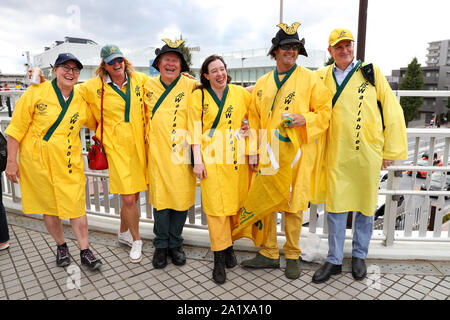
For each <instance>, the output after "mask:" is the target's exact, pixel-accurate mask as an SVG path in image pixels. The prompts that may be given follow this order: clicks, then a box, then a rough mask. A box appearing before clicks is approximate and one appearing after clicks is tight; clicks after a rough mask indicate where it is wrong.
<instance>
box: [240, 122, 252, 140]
mask: <svg viewBox="0 0 450 320" xmlns="http://www.w3.org/2000/svg"><path fill="white" fill-rule="evenodd" d="M239 134H240V135H241V137H243V138H246V137H247V136H248V135H249V134H250V131H249V127H248V121H244V120H242V122H241V128H240V129H239Z"/></svg>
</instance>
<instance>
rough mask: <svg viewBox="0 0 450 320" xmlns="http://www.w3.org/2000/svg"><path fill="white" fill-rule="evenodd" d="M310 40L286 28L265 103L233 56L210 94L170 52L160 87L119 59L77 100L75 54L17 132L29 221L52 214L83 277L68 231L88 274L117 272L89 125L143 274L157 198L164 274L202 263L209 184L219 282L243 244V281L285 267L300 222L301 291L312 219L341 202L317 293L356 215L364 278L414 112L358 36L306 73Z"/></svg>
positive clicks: (12, 170) (338, 39)
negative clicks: (102, 216) (90, 194)
mask: <svg viewBox="0 0 450 320" xmlns="http://www.w3.org/2000/svg"><path fill="white" fill-rule="evenodd" d="M299 26H300V23H294V24H293V25H292V26H288V25H286V24H279V25H278V27H279V30H278V32H277V33H276V35H275V37H274V38H273V39H272V47H271V48H270V50H269V55H270V56H271V57H272V58H273V59H275V62H276V68H275V69H274V70H273V71H271V72H269V73H267V74H265V75H263V76H262V77H261V78H259V79H258V80H257V82H256V84H255V86H254V87H252V88H250V89H249V90H246V89H245V88H243V87H240V86H237V85H232V84H231V83H230V77H229V76H228V74H227V66H226V63H225V61H224V59H223V58H222V57H220V56H217V55H212V56H209V57H208V58H206V59H205V61H204V63H203V64H202V67H201V70H200V83H198V82H197V81H196V80H195V79H192V78H190V77H187V76H186V75H185V74H184V72H186V71H188V70H189V66H188V65H187V63H186V59H185V56H184V54H183V52H182V51H181V44H182V41H177V42H172V41H171V40H168V39H163V41H164V42H165V44H164V45H163V46H162V47H161V48H158V49H156V51H155V54H156V58H155V60H154V63H153V67H154V68H155V69H157V70H158V71H159V72H160V76H158V77H154V78H150V77H148V76H147V75H145V74H143V73H139V72H136V71H135V70H134V68H133V66H132V64H131V62H130V61H128V60H127V59H126V58H125V57H124V55H123V54H122V52H121V51H120V49H119V48H118V47H117V46H116V45H105V46H104V47H103V48H102V50H101V53H100V56H101V59H102V60H101V64H100V65H99V67H98V68H97V70H96V77H95V78H93V79H90V80H89V81H87V82H85V83H82V84H80V85H77V86H75V84H76V82H77V80H78V75H79V73H80V70H81V69H82V64H81V62H80V61H79V60H78V59H77V58H76V57H74V56H73V55H71V54H69V53H65V54H60V55H59V56H58V59H57V61H56V62H55V66H54V70H53V71H54V73H55V74H56V79H54V80H52V81H45V82H43V83H41V84H40V85H38V86H33V87H30V88H29V89H28V90H27V91H26V92H25V93H24V94H23V96H22V97H21V98H20V99H19V101H18V103H17V105H16V108H15V111H14V114H13V118H12V121H11V124H10V126H9V127H8V129H7V130H6V133H7V134H8V151H9V154H8V166H7V169H6V176H7V178H8V179H10V180H11V181H13V182H17V178H19V177H20V183H21V190H22V197H23V198H22V204H23V211H24V213H43V214H44V222H45V224H46V226H47V228H48V230H49V232H50V234H52V236H53V237H54V239H55V241H56V242H57V264H58V265H60V266H64V265H67V264H68V263H70V260H69V258H68V248H67V245H66V244H65V241H64V235H63V233H62V226H61V223H60V220H59V219H65V218H68V219H70V221H71V224H72V228H73V229H74V231H75V234H76V235H77V239H78V242H79V246H80V249H81V259H82V263H83V264H86V265H88V266H89V267H91V268H92V269H97V268H98V267H99V266H100V265H101V261H100V260H99V259H97V258H95V256H94V254H93V253H92V252H91V251H90V250H89V248H88V241H87V219H86V216H85V210H84V203H85V201H84V197H85V194H84V185H85V183H86V180H85V177H84V174H83V161H82V157H81V144H80V139H79V130H80V128H81V126H83V125H84V126H86V127H88V128H90V129H92V130H96V135H97V136H100V135H102V141H103V145H104V148H105V151H106V154H107V159H108V165H109V177H110V192H111V193H117V194H120V195H121V200H122V208H121V212H120V215H121V223H120V230H119V232H118V240H119V242H121V243H124V244H126V245H129V246H130V247H131V250H130V261H131V262H133V263H138V262H140V261H141V259H142V244H143V243H142V240H141V238H140V235H139V214H138V209H137V205H136V202H137V200H138V199H139V193H140V192H141V191H144V190H147V189H149V194H150V203H151V204H152V205H153V208H154V211H153V216H154V235H155V237H154V239H153V244H154V247H155V251H154V254H153V260H152V264H153V266H154V268H164V267H165V266H166V265H167V263H168V261H167V258H168V257H170V258H171V260H172V262H173V263H174V264H175V265H183V264H185V263H186V255H185V253H184V251H183V248H182V244H183V237H182V232H183V226H184V224H185V221H186V217H187V211H188V209H189V208H190V207H192V206H193V205H194V203H195V191H196V179H199V180H200V186H201V197H202V204H203V210H204V212H205V214H206V217H207V222H208V228H209V235H210V241H211V250H212V251H213V252H214V267H213V273H212V278H213V280H214V281H215V282H216V283H219V284H221V283H224V282H225V281H226V271H225V269H226V268H232V267H234V266H235V265H236V264H237V259H236V256H235V254H234V250H233V241H235V240H237V239H239V238H241V237H249V238H251V239H253V241H254V243H255V245H257V246H260V247H261V249H260V251H259V252H258V253H257V254H256V256H255V257H254V258H252V259H249V260H245V261H242V263H241V264H242V266H243V267H246V268H279V267H280V252H279V248H278V241H277V228H276V221H275V220H274V218H273V212H284V213H285V234H286V243H285V244H284V247H283V249H284V255H285V258H286V268H285V275H286V277H287V278H290V279H297V278H298V277H299V276H300V258H299V257H300V254H301V251H300V248H299V245H298V241H299V238H300V232H301V228H302V216H303V211H305V210H307V209H308V205H309V203H310V202H314V203H320V202H325V203H326V209H327V211H329V212H330V214H329V215H328V217H329V220H328V224H329V226H331V227H330V234H329V243H330V252H329V255H328V257H327V262H326V263H325V265H324V266H322V267H321V268H319V270H317V272H316V273H315V275H314V277H313V281H314V282H317V283H321V282H325V281H326V280H328V279H329V278H330V276H331V275H333V274H338V273H340V272H341V269H340V266H341V264H342V258H343V253H342V251H343V239H344V240H345V227H344V236H342V222H343V221H344V220H345V221H346V217H347V213H348V212H349V211H355V212H357V216H358V217H357V220H358V221H359V222H358V223H359V224H358V226H361V230H362V231H361V232H360V233H358V232H356V234H357V235H358V239H356V240H355V241H354V256H353V259H352V266H353V267H354V270H353V275H354V277H355V279H357V280H360V279H362V278H364V276H365V264H364V259H365V256H366V255H367V251H368V241H369V240H370V237H371V227H372V225H371V219H372V217H371V216H372V214H373V211H374V209H375V202H374V201H375V199H376V195H377V189H378V186H377V181H378V180H377V179H376V178H377V177H378V172H377V171H379V170H380V168H381V166H388V165H390V164H391V163H392V161H393V160H398V159H403V158H405V157H406V154H407V152H406V151H407V144H406V133H405V125H404V119H403V114H402V110H401V107H400V105H399V104H398V102H397V100H396V99H395V97H393V95H392V91H391V90H390V88H389V85H388V84H387V82H386V80H385V78H384V76H383V75H382V74H381V72H380V70H379V69H378V68H377V67H376V66H373V65H372V64H363V63H361V61H355V60H354V55H353V50H352V48H353V41H354V40H353V36H352V35H351V33H350V31H349V30H347V29H336V30H333V32H332V33H331V35H330V41H329V49H328V50H329V52H330V55H331V56H332V57H333V58H334V59H335V64H334V65H333V66H330V67H326V68H322V69H320V70H318V71H316V72H313V71H310V70H308V69H306V68H304V67H302V66H299V65H297V63H296V61H297V58H298V56H299V55H304V56H307V52H306V50H305V40H304V39H301V40H300V37H299V35H298V32H297V29H298V27H299ZM19 148H20V153H19V163H17V160H16V158H17V152H18V150H19ZM37 190H39V191H40V192H37ZM330 216H331V217H330ZM334 226H335V227H334ZM361 239H364V240H363V241H362V240H361ZM355 243H356V244H355ZM353 261H354V262H353Z"/></svg>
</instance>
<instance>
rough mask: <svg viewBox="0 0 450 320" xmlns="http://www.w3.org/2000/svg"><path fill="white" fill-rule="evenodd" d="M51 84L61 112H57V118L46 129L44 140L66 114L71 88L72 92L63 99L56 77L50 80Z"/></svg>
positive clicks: (70, 100)
mask: <svg viewBox="0 0 450 320" xmlns="http://www.w3.org/2000/svg"><path fill="white" fill-rule="evenodd" d="M52 86H53V90H55V93H56V96H57V97H58V101H59V105H60V106H61V112H60V113H59V116H58V118H57V119H56V121H55V123H53V125H52V126H51V127H50V129H48V131H47V133H46V134H45V136H44V140H45V141H48V140H49V139H50V137H51V136H52V134H53V133H54V132H55V130H56V128H58V126H59V124H60V123H61V121H62V119H63V118H64V116H65V115H66V112H67V109H69V106H70V103H71V102H72V98H73V88H72V92H71V93H70V96H69V99H67V101H65V100H64V97H63V96H62V94H61V90H59V88H58V86H57V85H56V78H55V79H53V80H52Z"/></svg>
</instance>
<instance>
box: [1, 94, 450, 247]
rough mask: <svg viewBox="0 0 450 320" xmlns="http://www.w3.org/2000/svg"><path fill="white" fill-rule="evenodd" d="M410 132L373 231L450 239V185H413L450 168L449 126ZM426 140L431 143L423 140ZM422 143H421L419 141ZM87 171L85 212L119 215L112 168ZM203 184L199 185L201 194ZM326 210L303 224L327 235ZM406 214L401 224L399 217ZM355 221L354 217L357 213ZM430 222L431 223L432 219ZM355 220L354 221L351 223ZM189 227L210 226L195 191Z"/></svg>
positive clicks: (146, 212)
mask: <svg viewBox="0 0 450 320" xmlns="http://www.w3.org/2000/svg"><path fill="white" fill-rule="evenodd" d="M395 94H396V96H397V97H400V96H417V95H421V96H431V97H435V96H450V91H445V92H443V91H431V92H430V91H416V92H405V91H396V92H395ZM9 122H10V118H9V117H1V118H0V129H1V131H2V132H4V130H5V129H6V127H7V126H8V124H9ZM407 134H408V138H410V139H411V138H414V146H413V149H412V150H410V154H411V155H412V156H413V159H412V162H413V166H409V165H405V164H404V163H403V162H402V161H396V162H395V163H394V165H393V166H391V167H389V168H388V169H387V170H388V180H387V187H386V189H383V190H380V192H379V194H380V195H385V196H386V204H385V213H384V216H383V218H382V219H383V230H382V231H377V230H375V231H374V234H373V239H378V240H384V241H385V244H386V245H388V246H389V245H393V244H394V241H403V240H415V241H450V232H445V231H443V224H442V217H443V216H445V215H446V214H448V213H449V212H450V206H449V203H450V200H445V196H450V191H420V190H415V185H416V177H415V174H414V173H415V172H416V171H417V170H420V171H426V172H431V171H441V172H449V171H450V166H448V165H447V161H448V157H449V148H450V129H443V128H441V129H436V128H433V129H407ZM80 136H81V141H82V146H83V149H82V150H83V156H84V160H85V164H86V165H85V167H86V168H87V159H86V155H87V147H88V145H89V144H90V143H91V142H92V141H91V140H90V137H91V136H92V133H91V132H89V130H88V129H85V128H83V129H82V131H81V133H80ZM424 143H428V145H427V146H425V147H424V146H423V144H424ZM421 145H422V146H421ZM424 151H427V152H428V154H430V155H433V154H434V152H439V153H442V156H443V159H444V160H447V161H445V163H444V165H443V166H442V167H436V166H432V163H431V161H432V157H430V163H429V166H417V160H418V159H419V156H420V155H421V153H422V152H424ZM406 170H411V171H413V175H412V179H411V183H410V185H409V187H408V188H406V187H405V186H402V188H400V181H401V179H402V178H401V173H402V172H403V171H406ZM85 174H86V181H87V183H86V212H87V213H88V214H93V215H101V216H107V217H114V218H120V208H121V199H120V197H119V196H118V195H111V194H109V178H108V171H107V170H104V171H90V170H85ZM430 176H431V175H428V176H427V179H426V180H425V185H426V186H427V187H429V185H430V179H431V178H430ZM1 183H2V187H3V188H2V190H3V196H5V197H9V198H10V199H12V200H13V201H14V202H20V199H21V196H20V188H19V186H18V185H17V184H12V183H11V182H9V181H6V180H5V178H4V175H3V174H2V175H1ZM199 192H200V189H199V187H197V194H199ZM399 196H404V198H405V202H406V205H405V211H404V212H401V213H400V215H399V213H398V210H397V204H398V200H399ZM431 196H437V200H436V201H432V200H431V199H430V197H431ZM148 199H149V196H148V191H146V192H141V195H140V198H139V201H138V208H139V213H140V217H141V221H146V222H152V221H153V208H152V206H151V205H150V204H149V202H148ZM275 214H276V215H277V220H278V221H280V223H279V225H278V233H279V235H284V215H283V214H281V213H275ZM326 218H327V212H326V211H325V210H323V205H319V206H316V205H311V207H310V209H309V210H308V211H306V212H304V223H305V224H304V228H306V229H307V230H308V231H309V232H312V233H315V234H317V235H318V236H319V237H323V238H324V237H327V233H328V226H327V223H326V221H327V219H326ZM399 219H400V220H402V223H401V225H400V227H399V223H398V220H399ZM353 221H354V217H353ZM430 222H431V224H432V225H430ZM352 226H353V223H352ZM186 227H189V228H200V229H207V222H206V216H205V214H204V213H203V210H202V206H201V199H200V197H197V201H196V204H195V206H193V207H192V208H190V209H189V213H188V220H187V221H186ZM350 237H351V228H349V230H348V232H347V238H350Z"/></svg>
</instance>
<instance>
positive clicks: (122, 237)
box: [118, 230, 133, 247]
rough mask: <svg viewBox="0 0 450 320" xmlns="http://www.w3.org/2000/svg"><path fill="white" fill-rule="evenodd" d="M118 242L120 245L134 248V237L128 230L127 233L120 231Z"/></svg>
mask: <svg viewBox="0 0 450 320" xmlns="http://www.w3.org/2000/svg"><path fill="white" fill-rule="evenodd" d="M118 240H119V242H120V243H123V244H126V245H127V246H130V247H132V246H133V237H132V236H131V232H130V230H127V231H125V232H120V231H119V234H118Z"/></svg>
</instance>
